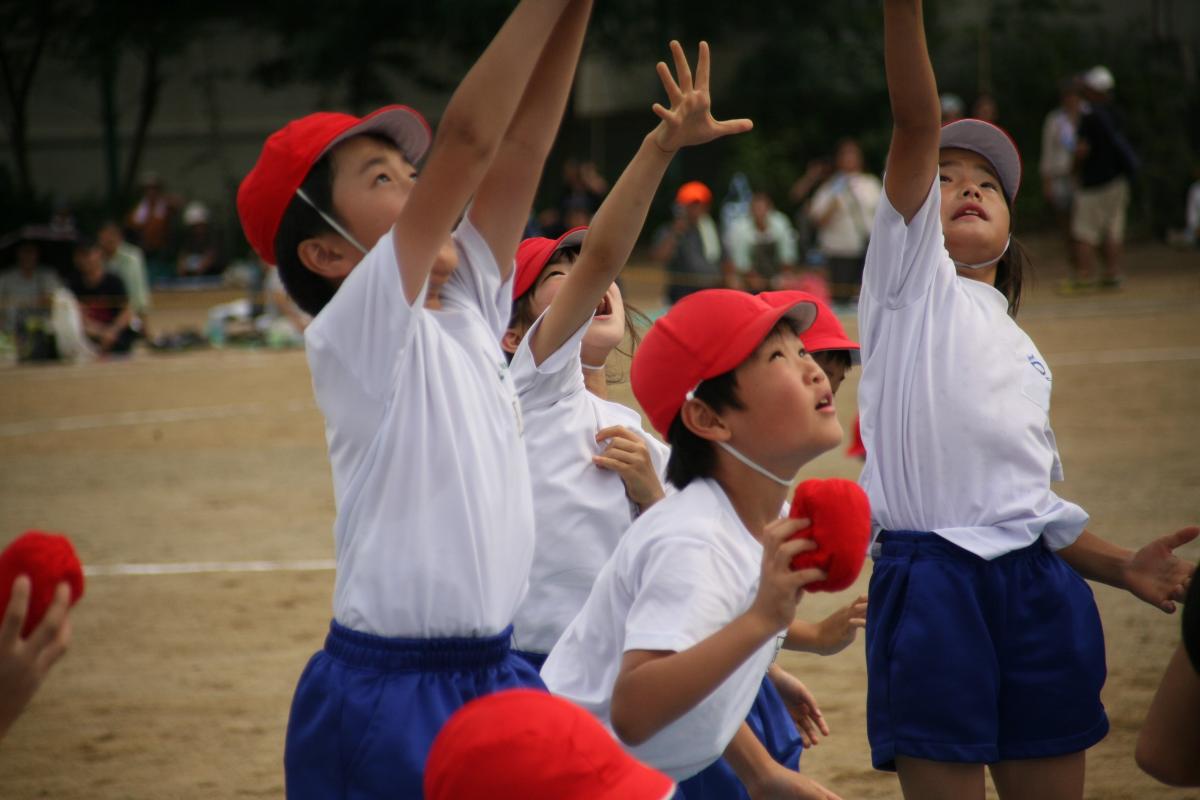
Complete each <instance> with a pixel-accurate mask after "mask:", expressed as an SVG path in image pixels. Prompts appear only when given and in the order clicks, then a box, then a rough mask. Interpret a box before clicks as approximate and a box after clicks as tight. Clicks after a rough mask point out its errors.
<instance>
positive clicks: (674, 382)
mask: <svg viewBox="0 0 1200 800" xmlns="http://www.w3.org/2000/svg"><path fill="white" fill-rule="evenodd" d="M809 297H810V295H806V294H804V293H803V292H763V293H762V294H756V295H755V294H747V293H746V292H739V291H736V290H734V289H705V290H704V291H700V292H695V293H693V294H689V295H688V296H687V297H685V298H683V299H682V300H680V301H679V302H678V303H676V304H675V305H673V306H672V307H671V310H670V311H668V312H667V313H666V315H665V316H663V317H660V318H659V319H658V321H657V322H655V323H654V325H652V326H651V327H650V330H649V331H647V332H646V336H645V338H644V339H642V343H641V344H640V345H638V349H637V352H636V353H634V356H633V365H632V366H631V368H630V370H629V380H630V383H631V384H632V386H633V394H634V396H635V397H636V398H637V401H638V402H639V403H640V404H641V406H642V409H643V410H644V411H645V412H646V416H647V417H649V418H650V424H652V425H653V426H654V428H655V430H657V431H658V432H659V433H660V434H662V435H663V436H664V437H665V436H666V435H667V431H668V430H669V429H670V427H671V422H672V421H674V419H675V415H676V414H678V413H679V409H680V408H682V407H683V402H684V399H685V397H686V395H687V393H688V392H690V391H692V390H693V389H695V388H696V386H697V385H699V383H700V381H703V380H706V379H708V378H715V377H716V376H718V375H721V374H724V373H726V372H729V371H730V370H731V369H733V368H734V367H736V366H737V365H738V364H741V363H742V362H743V361H745V360H746V359H747V358H748V357H749V356H750V354H751V353H753V352H754V350H755V349H756V348H757V347H758V346H759V345H760V344H762V341H763V339H765V338H766V337H767V334H768V333H770V332H771V329H772V328H774V327H775V324H776V323H777V322H779V320H781V319H783V318H784V317H785V316H786V317H790V318H791V319H793V320H794V321H795V322H796V324H797V327H799V329H800V330H801V331H805V330H807V329H808V326H809V325H811V324H812V321H813V318H814V317H815V316H816V313H817V307H816V306H815V305H813V303H812V301H811V300H809V299H808V298H809Z"/></svg>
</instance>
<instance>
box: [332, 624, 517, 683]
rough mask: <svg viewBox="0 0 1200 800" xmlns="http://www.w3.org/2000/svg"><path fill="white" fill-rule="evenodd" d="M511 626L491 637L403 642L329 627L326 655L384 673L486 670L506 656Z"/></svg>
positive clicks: (401, 639) (448, 637) (402, 639)
mask: <svg viewBox="0 0 1200 800" xmlns="http://www.w3.org/2000/svg"><path fill="white" fill-rule="evenodd" d="M512 631H513V629H512V626H511V625H509V626H508V627H507V628H505V629H504V630H502V631H501V632H500V633H497V634H495V635H493V636H446V637H437V638H430V639H406V638H399V637H389V636H376V635H375V634H372V633H363V632H362V631H356V630H351V629H350V628H347V627H346V626H344V625H340V624H338V622H337V620H333V621H331V622H330V623H329V635H328V636H326V637H325V652H326V653H328V654H329V655H330V656H332V657H333V658H335V659H337V660H338V661H341V662H343V663H345V664H348V665H349V666H352V667H367V668H370V669H378V670H383V671H387V672H438V671H447V672H449V671H455V670H471V669H487V668H488V667H493V666H496V665H497V664H500V663H501V662H502V661H504V659H505V658H506V657H507V656H508V654H509V647H510V644H511V642H512Z"/></svg>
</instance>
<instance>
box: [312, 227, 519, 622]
mask: <svg viewBox="0 0 1200 800" xmlns="http://www.w3.org/2000/svg"><path fill="white" fill-rule="evenodd" d="M454 243H455V246H456V248H457V250H458V268H457V269H456V270H455V271H454V273H453V274H452V275H451V277H450V279H449V280H448V281H447V282H446V284H445V286H443V287H442V292H441V297H442V306H443V310H441V311H429V310H427V309H425V308H424V307H423V304H424V302H425V291H424V290H422V292H421V296H420V297H418V298H417V300H416V301H415V302H414V303H413V304H412V305H411V306H410V305H408V304H407V303H406V302H405V298H404V290H403V287H402V286H401V282H400V268H399V266H398V265H397V263H396V256H395V249H394V246H393V242H392V234H391V233H390V232H389V233H388V234H387V235H385V236H384V237H383V238H381V239H380V240H379V242H378V243H376V245H375V246H374V247H373V248H372V249H371V251H370V252H369V253H368V254H367V255H366V256H365V257H364V258H363V260H362V262H361V263H360V264H359V265H358V266H357V267H356V268H355V269H354V271H353V272H351V273H350V275H349V276H348V277H347V278H346V280H345V281H344V282H343V283H342V286H341V288H339V289H338V291H337V294H335V295H334V296H333V299H332V300H330V301H329V304H328V305H326V306H325V308H324V309H322V310H321V312H320V313H319V314H317V316H316V317H315V318H314V319H313V321H312V324H311V325H309V326H308V328H307V329H306V330H305V341H306V346H307V352H308V363H309V368H310V370H311V371H312V379H313V391H314V392H315V394H316V397H317V404H318V405H319V406H320V408H321V411H322V413H323V414H324V415H325V438H326V440H327V442H328V445H329V460H330V464H331V466H332V468H333V489H334V499H335V501H336V503H337V522H336V524H335V527H334V544H335V549H336V554H337V582H336V586H335V588H334V597H333V614H334V618H335V619H336V620H337V621H338V622H340V623H341V624H342V625H345V626H347V627H349V628H353V629H355V630H360V631H365V632H367V633H373V634H377V635H381V636H403V637H441V636H477V635H482V636H486V635H492V634H496V633H499V632H500V631H502V630H503V629H504V628H505V627H506V626H507V625H508V624H509V623H510V622H511V621H512V616H513V612H514V611H515V610H516V607H517V603H518V602H519V601H520V599H521V597H522V596H523V595H524V593H525V588H526V582H527V579H528V577H529V565H530V563H531V561H532V558H533V506H532V500H531V495H530V491H529V468H528V465H527V463H526V459H525V446H524V443H523V442H522V441H521V433H520V406H519V403H518V400H517V395H516V390H515V389H514V388H513V384H512V378H511V377H510V375H509V372H508V365H507V363H506V360H505V358H504V353H503V352H502V351H501V349H500V344H499V342H500V337H501V336H502V335H503V333H504V330H505V328H506V326H507V324H508V317H509V313H510V310H511V307H512V283H511V281H505V282H504V283H501V281H500V272H499V268H498V267H497V265H496V262H495V259H494V258H493V256H492V254H491V250H490V249H489V247H488V245H487V243H486V242H485V241H484V240H483V238H482V237H481V236H480V234H479V232H478V231H477V230H476V229H475V228H474V226H472V225H471V223H470V221H469V220H467V219H465V218H464V221H463V222H462V224H461V225H459V227H458V230H456V231H455V232H454Z"/></svg>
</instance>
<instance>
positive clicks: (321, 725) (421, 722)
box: [283, 622, 545, 800]
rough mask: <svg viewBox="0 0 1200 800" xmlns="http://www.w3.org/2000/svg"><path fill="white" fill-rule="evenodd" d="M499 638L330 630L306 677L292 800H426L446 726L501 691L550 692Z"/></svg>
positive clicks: (295, 718) (297, 703) (291, 769)
mask: <svg viewBox="0 0 1200 800" xmlns="http://www.w3.org/2000/svg"><path fill="white" fill-rule="evenodd" d="M511 637H512V628H511V627H509V628H508V629H507V630H505V631H503V632H502V633H500V634H498V635H496V636H488V637H480V638H462V639H458V638H445V639H390V638H384V637H381V636H373V635H371V634H368V633H360V632H359V631H353V630H350V629H349V628H345V627H343V626H341V625H339V624H338V623H337V622H333V623H331V624H330V629H329V636H328V637H326V639H325V648H324V649H323V650H321V651H320V652H318V653H317V654H316V655H314V656H313V657H312V658H311V659H310V660H309V662H308V666H307V667H305V669H304V673H303V674H302V675H301V676H300V683H299V685H298V686H297V687H296V695H295V697H294V698H293V699H292V712H291V716H290V717H289V718H288V727H287V743H286V745H285V747H284V754H283V764H284V772H285V776H286V780H287V796H288V797H289V798H314V800H316V798H344V799H345V800H350V799H351V798H363V799H364V800H365V798H378V797H414V798H419V797H421V796H422V794H423V792H422V786H421V781H422V776H423V774H424V772H425V759H426V757H427V756H428V754H429V748H430V746H431V745H432V744H433V738H434V736H436V735H437V732H438V731H439V730H441V728H442V725H443V724H444V723H445V722H446V719H447V718H448V717H449V716H450V715H451V714H453V713H454V712H455V711H456V710H458V708H459V707H460V706H462V705H463V704H464V703H466V702H467V701H468V700H472V699H474V698H476V697H480V696H483V695H486V694H490V693H492V692H496V691H499V690H501V689H510V688H514V687H520V686H527V687H534V688H538V689H544V688H545V686H544V685H543V684H542V682H541V679H539V678H538V676H537V673H536V672H535V671H534V670H532V669H531V668H530V667H529V666H528V665H527V664H526V663H525V662H524V661H522V660H521V659H519V658H517V657H515V656H514V655H512V653H511V652H510V650H509V640H510V638H511Z"/></svg>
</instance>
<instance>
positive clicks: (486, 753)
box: [425, 689, 676, 800]
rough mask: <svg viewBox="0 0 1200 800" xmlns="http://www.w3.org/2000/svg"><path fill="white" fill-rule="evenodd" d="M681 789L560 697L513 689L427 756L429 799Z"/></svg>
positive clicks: (610, 797) (648, 795)
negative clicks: (643, 762) (629, 752)
mask: <svg viewBox="0 0 1200 800" xmlns="http://www.w3.org/2000/svg"><path fill="white" fill-rule="evenodd" d="M675 796H676V795H675V782H674V781H672V780H671V779H670V778H669V777H667V776H666V775H664V774H662V773H661V772H659V771H658V770H655V769H652V768H650V767H647V766H646V765H645V764H642V763H641V762H639V761H638V760H637V759H635V758H633V757H632V756H630V755H629V754H628V753H626V752H625V751H624V750H622V749H621V746H620V745H619V744H617V742H616V741H615V740H614V739H613V738H612V736H611V735H610V734H609V733H608V731H606V730H604V728H602V727H601V726H600V724H599V723H598V722H596V719H595V718H594V717H592V715H590V714H588V713H587V712H586V711H584V710H583V709H582V708H580V707H579V706H577V705H575V704H573V703H569V702H567V701H566V700H563V699H562V698H561V697H555V696H554V695H550V694H546V693H545V692H536V691H532V690H529V689H507V690H505V691H502V692H496V693H495V694H491V695H488V696H487V697H482V698H480V699H478V700H472V701H471V702H470V703H467V704H466V705H465V706H463V707H462V708H461V709H459V710H458V711H457V712H455V714H454V716H453V717H451V718H450V721H449V722H447V723H446V727H444V728H442V732H441V733H439V734H438V737H437V739H436V740H434V743H433V749H431V750H430V751H429V767H428V769H427V770H426V772H425V797H426V798H427V799H428V800H463V798H471V797H486V798H489V800H529V799H530V798H543V797H544V798H554V800H667V798H670V797H675Z"/></svg>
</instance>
